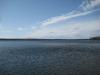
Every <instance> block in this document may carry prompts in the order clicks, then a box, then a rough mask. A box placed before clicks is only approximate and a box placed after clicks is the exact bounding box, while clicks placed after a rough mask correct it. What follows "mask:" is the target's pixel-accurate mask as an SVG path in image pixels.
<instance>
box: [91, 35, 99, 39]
mask: <svg viewBox="0 0 100 75" xmlns="http://www.w3.org/2000/svg"><path fill="white" fill-rule="evenodd" d="M90 39H91V40H100V36H97V37H92V38H90Z"/></svg>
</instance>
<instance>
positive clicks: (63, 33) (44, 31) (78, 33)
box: [32, 20, 100, 39]
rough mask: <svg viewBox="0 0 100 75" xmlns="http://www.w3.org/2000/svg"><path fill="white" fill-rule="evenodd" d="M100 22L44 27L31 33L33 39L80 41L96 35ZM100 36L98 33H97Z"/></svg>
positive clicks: (99, 28)
mask: <svg viewBox="0 0 100 75" xmlns="http://www.w3.org/2000/svg"><path fill="white" fill-rule="evenodd" d="M99 24H100V21H99V20H98V21H91V22H90V23H89V22H85V23H84V22H82V23H72V24H69V25H64V26H61V27H59V28H50V27H45V28H41V29H39V30H36V31H34V32H33V34H32V35H33V38H47V39H48V38H49V39H52V38H64V39H65V38H66V39H67V38H68V39H69V38H70V39H75V38H76V39H80V38H89V37H92V36H94V35H96V31H98V30H100V25H99ZM99 34H100V33H99Z"/></svg>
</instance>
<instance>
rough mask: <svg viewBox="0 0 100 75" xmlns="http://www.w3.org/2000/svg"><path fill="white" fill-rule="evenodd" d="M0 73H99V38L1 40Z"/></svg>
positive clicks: (76, 74)
mask: <svg viewBox="0 0 100 75" xmlns="http://www.w3.org/2000/svg"><path fill="white" fill-rule="evenodd" d="M0 75H100V40H1V41H0Z"/></svg>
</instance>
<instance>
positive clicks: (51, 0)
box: [0, 0, 100, 39]
mask: <svg viewBox="0 0 100 75" xmlns="http://www.w3.org/2000/svg"><path fill="white" fill-rule="evenodd" d="M94 36H100V0H0V38H39V39H87V38H90V37H94Z"/></svg>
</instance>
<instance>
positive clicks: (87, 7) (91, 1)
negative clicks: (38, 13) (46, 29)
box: [40, 0, 100, 26]
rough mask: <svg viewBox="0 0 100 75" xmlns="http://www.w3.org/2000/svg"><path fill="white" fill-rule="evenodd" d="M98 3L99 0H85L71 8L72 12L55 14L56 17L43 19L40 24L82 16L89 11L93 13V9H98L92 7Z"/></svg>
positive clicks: (45, 24)
mask: <svg viewBox="0 0 100 75" xmlns="http://www.w3.org/2000/svg"><path fill="white" fill-rule="evenodd" d="M98 5H100V0H85V1H84V2H83V3H82V4H81V5H80V6H79V8H78V9H76V10H73V11H72V12H70V13H68V14H65V15H61V16H56V17H51V18H49V19H47V20H44V21H43V22H41V23H40V24H41V25H42V26H48V25H50V24H54V23H57V22H60V21H63V20H68V19H71V18H75V17H79V16H84V15H87V14H90V13H93V12H95V11H99V10H100V9H93V8H94V7H96V6H98Z"/></svg>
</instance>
